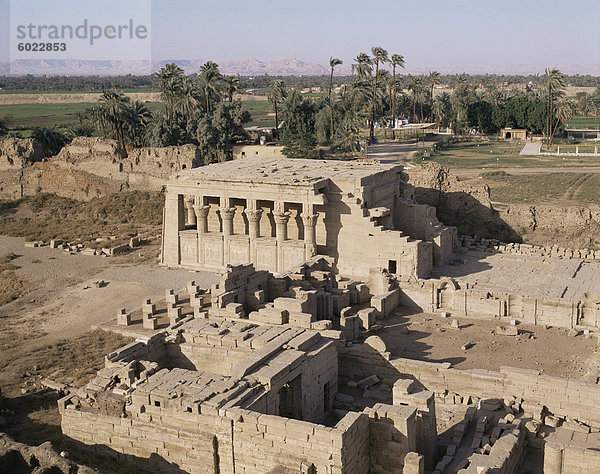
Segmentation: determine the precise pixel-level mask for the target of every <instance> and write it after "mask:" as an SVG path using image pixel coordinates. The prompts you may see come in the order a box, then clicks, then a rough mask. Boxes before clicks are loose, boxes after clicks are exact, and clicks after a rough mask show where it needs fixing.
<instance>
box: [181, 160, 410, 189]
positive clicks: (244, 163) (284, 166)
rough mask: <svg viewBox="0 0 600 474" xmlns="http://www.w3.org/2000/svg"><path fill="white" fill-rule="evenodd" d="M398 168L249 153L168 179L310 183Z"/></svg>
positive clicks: (366, 161) (372, 162)
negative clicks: (272, 156) (251, 154)
mask: <svg viewBox="0 0 600 474" xmlns="http://www.w3.org/2000/svg"><path fill="white" fill-rule="evenodd" d="M396 167H399V166H398V165H396V164H383V163H379V162H376V161H371V160H365V161H337V160H305V159H295V158H266V157H261V156H252V157H248V158H241V159H238V160H233V161H226V162H223V163H214V164H211V165H207V166H201V167H199V168H193V169H189V170H182V171H179V172H178V173H176V174H174V175H172V176H171V181H184V182H186V181H199V180H210V181H230V182H231V181H233V182H235V181H237V182H259V183H269V184H285V185H299V186H302V185H314V184H315V183H317V182H319V181H323V180H325V179H329V178H331V179H333V180H335V178H337V179H344V180H345V179H356V178H364V177H367V176H371V175H374V174H378V173H380V172H382V171H388V170H391V169H394V168H396Z"/></svg>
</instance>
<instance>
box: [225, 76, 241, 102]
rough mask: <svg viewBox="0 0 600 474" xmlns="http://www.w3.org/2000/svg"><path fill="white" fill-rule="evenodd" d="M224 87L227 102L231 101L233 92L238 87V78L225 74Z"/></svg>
mask: <svg viewBox="0 0 600 474" xmlns="http://www.w3.org/2000/svg"><path fill="white" fill-rule="evenodd" d="M225 87H226V89H227V96H228V97H229V102H233V94H235V93H236V92H237V91H238V90H239V88H240V78H239V77H236V76H227V77H226V78H225Z"/></svg>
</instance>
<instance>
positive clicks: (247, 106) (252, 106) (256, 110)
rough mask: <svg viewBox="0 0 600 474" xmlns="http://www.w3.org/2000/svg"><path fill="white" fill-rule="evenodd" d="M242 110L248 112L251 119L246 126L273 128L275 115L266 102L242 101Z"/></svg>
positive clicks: (269, 104)
mask: <svg viewBox="0 0 600 474" xmlns="http://www.w3.org/2000/svg"><path fill="white" fill-rule="evenodd" d="M242 106H243V108H244V110H247V111H248V112H250V115H251V116H252V119H251V121H250V123H248V124H246V125H247V126H248V127H253V126H257V127H274V126H275V113H274V112H272V108H271V103H270V102H269V101H267V100H244V101H242Z"/></svg>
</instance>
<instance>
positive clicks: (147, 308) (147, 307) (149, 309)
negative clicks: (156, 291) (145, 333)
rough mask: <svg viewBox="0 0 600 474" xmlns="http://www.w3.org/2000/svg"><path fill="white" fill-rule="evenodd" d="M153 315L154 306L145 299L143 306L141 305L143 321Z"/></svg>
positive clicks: (154, 311) (150, 301)
mask: <svg viewBox="0 0 600 474" xmlns="http://www.w3.org/2000/svg"><path fill="white" fill-rule="evenodd" d="M154 313H156V305H155V304H153V303H152V300H150V299H147V300H145V302H144V304H143V305H142V314H143V315H144V319H146V317H147V316H152V315H153V314H154Z"/></svg>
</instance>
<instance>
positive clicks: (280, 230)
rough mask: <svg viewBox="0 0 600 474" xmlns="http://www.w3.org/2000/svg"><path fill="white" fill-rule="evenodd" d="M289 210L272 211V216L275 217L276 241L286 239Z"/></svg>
mask: <svg viewBox="0 0 600 474" xmlns="http://www.w3.org/2000/svg"><path fill="white" fill-rule="evenodd" d="M291 214H292V213H291V212H289V211H285V212H284V211H273V218H274V219H275V238H276V239H277V241H278V242H282V241H284V240H287V224H288V221H289V220H290V215H291Z"/></svg>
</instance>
